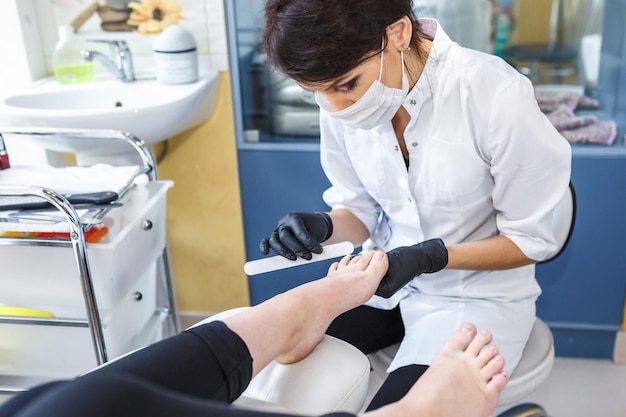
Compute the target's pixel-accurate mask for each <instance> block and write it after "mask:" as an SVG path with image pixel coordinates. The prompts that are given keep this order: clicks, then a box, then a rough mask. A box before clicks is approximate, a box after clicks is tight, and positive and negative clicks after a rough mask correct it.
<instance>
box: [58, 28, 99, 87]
mask: <svg viewBox="0 0 626 417" xmlns="http://www.w3.org/2000/svg"><path fill="white" fill-rule="evenodd" d="M84 49H85V45H84V43H83V42H82V41H81V40H80V39H78V38H77V37H76V36H75V35H74V28H73V27H72V26H69V25H63V26H59V42H58V43H57V45H56V49H55V50H54V57H53V65H54V75H55V77H56V78H57V80H58V81H59V82H60V83H61V84H78V83H86V82H91V81H93V80H94V69H93V62H89V61H85V60H84V59H83V56H82V54H81V52H82V51H83V50H84Z"/></svg>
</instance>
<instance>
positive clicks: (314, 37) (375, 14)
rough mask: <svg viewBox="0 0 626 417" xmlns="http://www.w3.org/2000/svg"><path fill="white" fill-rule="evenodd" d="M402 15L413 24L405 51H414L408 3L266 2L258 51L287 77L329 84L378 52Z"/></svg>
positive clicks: (416, 44) (377, 0)
mask: <svg viewBox="0 0 626 417" xmlns="http://www.w3.org/2000/svg"><path fill="white" fill-rule="evenodd" d="M404 16H408V17H409V19H411V22H412V24H413V36H412V38H411V45H410V46H411V47H412V48H413V49H414V50H416V51H418V52H419V51H420V48H419V42H420V41H419V37H420V36H419V35H420V34H421V32H420V26H419V24H418V22H417V18H416V17H415V13H414V12H413V7H412V1H411V0H268V1H267V3H266V5H265V31H264V34H263V49H264V51H265V52H266V53H267V60H268V62H269V64H270V65H273V66H274V67H276V68H277V69H278V70H279V71H281V72H283V73H284V74H285V75H287V76H288V77H290V78H292V79H294V80H296V81H302V82H306V83H323V82H328V81H332V80H335V79H337V78H339V77H341V76H343V75H344V74H346V73H347V72H349V71H351V70H353V69H354V68H356V67H357V66H358V65H359V64H360V63H361V62H363V61H364V60H366V59H367V58H370V57H372V56H374V55H376V54H378V53H380V50H381V46H382V42H383V39H385V42H386V39H387V36H386V28H387V26H389V25H391V24H392V23H395V22H396V21H398V20H400V19H401V18H403V17H404Z"/></svg>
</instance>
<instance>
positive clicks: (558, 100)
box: [535, 90, 582, 113]
mask: <svg viewBox="0 0 626 417" xmlns="http://www.w3.org/2000/svg"><path fill="white" fill-rule="evenodd" d="M581 97H582V96H581V95H580V94H576V93H563V92H556V91H544V90H535V98H536V99H537V104H539V108H540V109H541V111H542V112H544V113H548V112H552V111H555V110H557V109H558V108H559V107H561V106H562V105H566V106H567V107H569V108H570V109H575V108H576V107H577V106H578V102H579V101H580V99H581Z"/></svg>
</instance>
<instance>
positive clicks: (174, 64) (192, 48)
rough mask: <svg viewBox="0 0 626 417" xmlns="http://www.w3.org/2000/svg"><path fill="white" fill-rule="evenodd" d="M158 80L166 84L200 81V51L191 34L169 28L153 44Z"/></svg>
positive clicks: (176, 26)
mask: <svg viewBox="0 0 626 417" xmlns="http://www.w3.org/2000/svg"><path fill="white" fill-rule="evenodd" d="M152 49H153V51H154V62H155V65H156V71H157V80H159V82H162V83H164V84H185V83H193V82H196V81H198V50H197V46H196V40H195V39H194V37H193V35H192V34H191V32H189V31H188V30H186V29H184V28H182V27H181V26H178V25H170V26H168V27H167V28H166V29H165V30H164V31H163V32H162V33H161V34H160V35H159V36H157V38H156V39H155V40H154V43H153V44H152Z"/></svg>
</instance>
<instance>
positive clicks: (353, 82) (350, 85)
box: [339, 77, 358, 93]
mask: <svg viewBox="0 0 626 417" xmlns="http://www.w3.org/2000/svg"><path fill="white" fill-rule="evenodd" d="M357 80H358V77H355V78H353V79H351V80H350V81H348V82H347V83H345V84H342V85H341V86H340V87H339V91H341V92H343V93H349V92H351V91H352V90H354V87H355V86H356V82H357Z"/></svg>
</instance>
